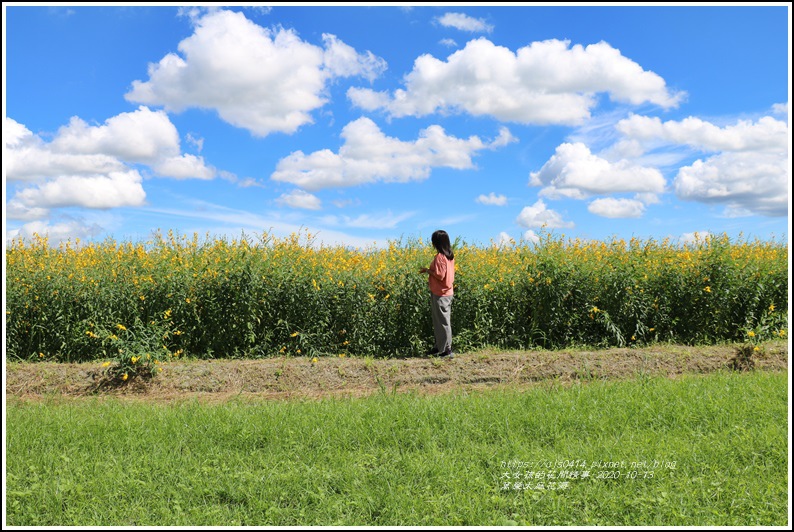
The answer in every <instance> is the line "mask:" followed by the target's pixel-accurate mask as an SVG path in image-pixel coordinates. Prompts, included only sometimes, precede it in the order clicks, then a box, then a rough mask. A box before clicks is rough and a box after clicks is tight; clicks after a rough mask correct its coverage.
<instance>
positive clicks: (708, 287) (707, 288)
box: [703, 286, 711, 294]
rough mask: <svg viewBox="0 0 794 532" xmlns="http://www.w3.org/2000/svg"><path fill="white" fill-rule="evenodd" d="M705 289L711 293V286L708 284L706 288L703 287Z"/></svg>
mask: <svg viewBox="0 0 794 532" xmlns="http://www.w3.org/2000/svg"><path fill="white" fill-rule="evenodd" d="M703 291H704V292H706V293H709V294H710V293H711V287H710V286H707V287H706V288H704V289H703Z"/></svg>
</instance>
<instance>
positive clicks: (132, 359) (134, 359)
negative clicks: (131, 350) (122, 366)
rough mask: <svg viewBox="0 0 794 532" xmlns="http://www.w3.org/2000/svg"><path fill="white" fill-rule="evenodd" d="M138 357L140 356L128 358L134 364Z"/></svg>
mask: <svg viewBox="0 0 794 532" xmlns="http://www.w3.org/2000/svg"><path fill="white" fill-rule="evenodd" d="M140 358H141V357H132V358H131V359H130V360H131V361H132V363H133V364H136V363H137V362H138V360H140Z"/></svg>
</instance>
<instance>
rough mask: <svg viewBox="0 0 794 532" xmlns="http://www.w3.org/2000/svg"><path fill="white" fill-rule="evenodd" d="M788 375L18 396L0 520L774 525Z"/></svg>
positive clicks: (783, 510)
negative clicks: (358, 394)
mask: <svg viewBox="0 0 794 532" xmlns="http://www.w3.org/2000/svg"><path fill="white" fill-rule="evenodd" d="M787 386H788V385H787V375H786V374H785V373H783V372H749V373H728V372H720V373H715V374H711V375H707V376H686V377H681V378H678V379H665V378H656V377H648V378H638V379H634V380H631V381H624V382H606V381H593V382H589V383H583V384H576V385H573V386H572V387H563V386H560V385H558V384H555V383H553V382H549V383H548V384H542V385H539V386H538V387H536V388H533V389H531V390H529V391H522V392H519V391H517V390H515V389H510V388H504V389H494V390H489V391H484V392H478V393H467V392H463V391H461V392H459V393H454V394H448V395H439V396H421V395H418V394H414V393H408V394H401V393H397V394H392V393H388V392H387V393H383V394H380V395H378V396H375V397H370V398H366V399H326V400H321V401H294V400H293V401H277V402H255V403H252V402H244V401H231V402H228V403H224V404H212V405H210V404H204V403H200V402H198V401H185V402H179V403H171V404H162V403H161V404H144V403H140V402H137V401H136V402H124V401H120V400H110V399H105V400H102V399H92V400H80V401H75V400H61V399H59V398H57V397H54V398H53V399H52V400H50V401H44V402H21V401H17V400H14V401H11V402H9V404H7V414H6V415H7V421H6V428H7V440H6V443H7V457H6V458H7V460H6V464H7V476H6V482H7V492H6V497H7V499H6V504H7V524H8V525H13V526H41V525H48V526H69V525H72V526H74V525H78V526H89V525H90V526H110V525H125V526H126V525H147V526H155V525H163V526H220V525H241V526H254V525H268V526H271V525H344V526H355V525H395V526H398V525H426V526H433V525H514V524H515V525H534V526H549V525H638V526H640V525H644V526H645V525H647V526H663V525H678V526H681V525H699V526H706V525H720V526H723V525H737V526H748V525H778V526H782V525H785V524H786V522H787V500H788V479H787V470H788V467H787V464H788V462H787V460H788V458H787V457H788V440H787V427H786V421H785V420H786V419H787V393H788V390H787ZM574 471H576V472H577V473H576V477H575V478H574ZM584 471H588V472H589V478H587V476H585V475H584V473H583V472H584ZM632 471H636V473H634V474H632V473H631V472H632ZM541 472H542V473H543V475H542V476H543V479H540V478H539V477H540V476H541ZM550 472H551V473H553V474H554V478H553V479H552V478H550V476H549V473H550ZM616 472H619V473H620V474H619V476H618V475H617V473H616ZM632 475H636V476H635V477H634V478H632ZM530 476H531V477H532V478H531V479H530V478H529V477H530ZM563 477H564V478H563ZM615 477H617V478H615ZM541 481H542V482H543V487H542V488H541V487H540V485H539V484H540V483H541ZM566 481H567V484H563V483H564V482H566ZM552 486H553V487H552Z"/></svg>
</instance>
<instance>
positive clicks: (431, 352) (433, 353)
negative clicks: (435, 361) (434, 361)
mask: <svg viewBox="0 0 794 532" xmlns="http://www.w3.org/2000/svg"><path fill="white" fill-rule="evenodd" d="M437 354H438V349H436V348H435V347H434V348H433V349H431V350H430V351H428V352H427V356H429V357H432V356H435V355H437Z"/></svg>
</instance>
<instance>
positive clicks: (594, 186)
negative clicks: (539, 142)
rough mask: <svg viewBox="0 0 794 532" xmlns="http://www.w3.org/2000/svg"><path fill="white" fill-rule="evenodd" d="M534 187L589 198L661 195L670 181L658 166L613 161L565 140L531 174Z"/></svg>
mask: <svg viewBox="0 0 794 532" xmlns="http://www.w3.org/2000/svg"><path fill="white" fill-rule="evenodd" d="M529 184H530V186H542V187H544V188H543V189H541V191H540V193H539V194H540V195H541V196H546V197H549V198H560V197H568V198H575V199H586V198H588V197H590V196H593V195H597V194H610V193H620V192H638V193H651V194H658V193H661V192H663V191H664V189H665V185H666V181H665V179H664V176H663V175H662V174H661V172H659V170H657V169H656V168H648V167H642V166H637V165H635V164H633V163H632V162H631V161H629V160H626V159H621V160H619V161H617V162H610V161H608V160H606V159H603V158H601V157H599V156H598V155H595V154H593V153H591V152H590V149H589V148H588V147H587V146H585V145H584V144H582V143H579V142H577V143H573V144H572V143H567V142H566V143H564V144H561V145H559V146H557V149H556V151H555V154H554V155H552V156H551V158H549V160H548V161H547V162H546V163H545V164H544V165H543V167H542V168H541V169H540V170H539V171H538V172H532V173H530V180H529Z"/></svg>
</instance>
